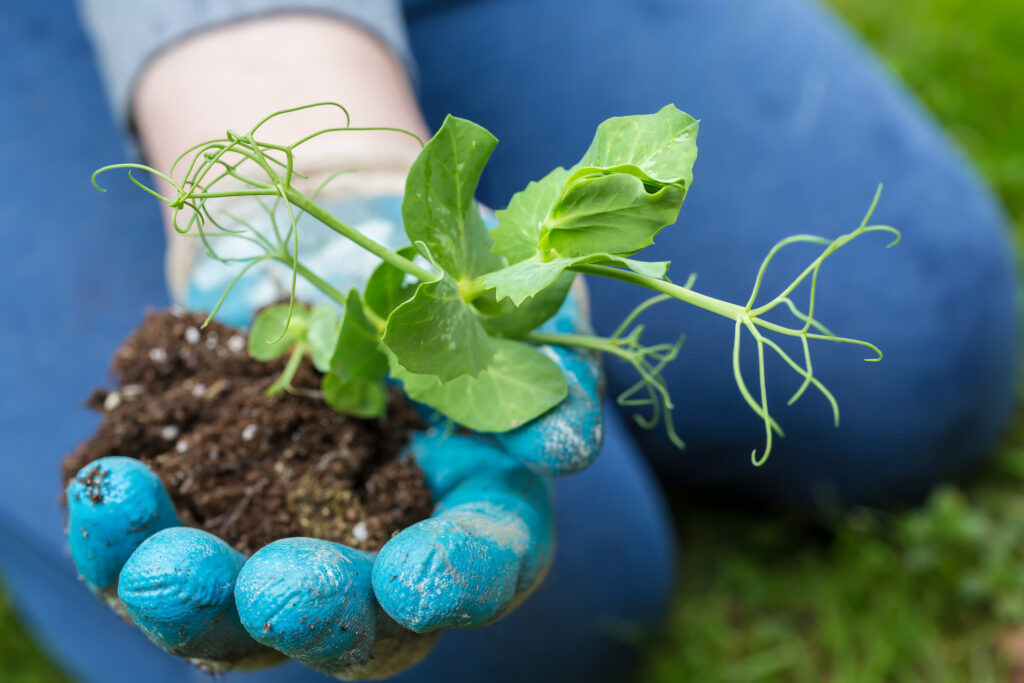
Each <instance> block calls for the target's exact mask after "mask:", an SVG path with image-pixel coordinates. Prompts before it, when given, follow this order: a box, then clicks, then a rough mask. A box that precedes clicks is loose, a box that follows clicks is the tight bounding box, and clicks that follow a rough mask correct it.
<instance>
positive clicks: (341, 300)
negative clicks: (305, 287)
mask: <svg viewBox="0 0 1024 683" xmlns="http://www.w3.org/2000/svg"><path fill="white" fill-rule="evenodd" d="M272 258H273V259H274V260H275V261H278V262H279V263H283V264H284V265H286V266H288V267H289V268H291V267H293V266H294V267H295V269H296V270H297V271H298V273H299V275H301V276H302V277H304V278H305V279H306V280H307V281H308V282H309V284H311V285H313V286H314V287H316V288H317V289H319V290H320V291H321V292H323V294H324V295H325V296H327V297H328V298H330V299H332V300H333V301H335V302H336V303H337V304H338V305H339V306H341V307H342V308H344V307H345V295H344V294H342V293H341V292H340V291H338V290H337V289H336V288H335V287H333V286H332V285H330V284H329V283H328V282H327V281H326V280H324V279H323V278H322V277H320V276H319V275H317V274H316V273H314V272H313V271H311V270H310V269H309V268H307V267H306V266H304V265H302V263H295V262H294V261H293V260H292V257H291V254H286V253H284V252H281V251H279V252H274V254H273V256H272Z"/></svg>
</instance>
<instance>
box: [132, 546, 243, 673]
mask: <svg viewBox="0 0 1024 683" xmlns="http://www.w3.org/2000/svg"><path fill="white" fill-rule="evenodd" d="M244 562H245V557H244V556H243V555H242V554H241V553H239V552H238V551H236V550H235V549H233V548H232V547H230V546H229V545H228V544H227V543H225V542H224V541H222V540H221V539H219V538H217V537H216V536H214V535H213V534H210V533H207V532H205V531H201V530H199V529H192V528H188V527H172V528H169V529H164V530H163V531H160V532H157V533H156V534H153V535H152V536H151V537H150V538H148V539H147V540H146V541H145V542H143V543H142V545H140V546H139V547H138V549H137V550H136V551H135V552H134V553H132V556H131V557H129V558H128V561H127V562H126V563H125V565H124V568H123V569H122V570H121V574H120V576H119V579H118V587H117V594H118V597H119V598H120V599H121V603H122V604H123V605H124V608H125V610H126V611H127V612H128V614H129V616H130V617H131V619H132V621H134V622H135V623H136V625H138V626H139V628H140V629H142V631H143V632H144V633H145V634H146V635H147V636H149V638H150V640H152V641H153V642H154V643H156V644H157V645H159V646H160V647H161V648H163V649H164V650H166V651H167V652H170V653H171V654H175V655H180V656H182V657H189V658H191V659H196V660H201V661H203V662H204V663H206V664H208V665H209V666H210V667H211V668H213V669H215V670H222V669H224V668H227V667H228V666H230V665H231V664H232V663H235V662H238V661H240V660H242V659H245V658H247V657H251V656H254V655H259V654H260V653H261V652H262V651H263V648H262V646H260V645H259V644H258V643H256V642H255V641H254V640H253V639H252V638H250V637H249V634H248V633H246V632H245V629H243V628H242V624H241V622H240V621H239V618H238V611H237V609H236V607H235V597H234V587H235V579H236V577H237V575H238V571H239V570H240V569H241V568H242V565H243V563H244Z"/></svg>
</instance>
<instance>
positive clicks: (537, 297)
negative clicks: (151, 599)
mask: <svg viewBox="0 0 1024 683" xmlns="http://www.w3.org/2000/svg"><path fill="white" fill-rule="evenodd" d="M575 277H576V274H575V273H571V272H568V271H563V272H562V273H560V274H559V275H558V277H556V278H555V280H554V282H553V283H552V284H551V285H549V286H547V287H545V288H544V289H542V290H540V291H539V292H537V293H536V294H534V295H533V296H531V297H530V298H529V299H526V300H525V301H523V303H522V305H520V306H516V305H515V304H514V303H513V302H512V301H511V300H510V299H507V298H506V299H504V300H502V301H500V302H498V301H497V298H496V296H495V293H494V292H493V291H491V292H488V293H487V294H485V295H484V296H483V297H481V299H484V298H485V297H486V299H487V304H488V306H487V310H486V312H487V313H488V314H485V315H481V316H480V322H481V324H483V326H484V329H485V330H487V332H488V333H490V334H497V335H503V336H506V337H516V336H519V335H522V334H526V333H527V332H530V331H531V330H534V329H536V328H537V327H538V326H539V325H540V324H541V323H543V322H544V321H545V320H547V319H548V318H550V317H551V316H553V315H554V314H555V313H557V312H558V309H559V308H560V307H561V305H562V302H563V301H565V297H566V295H568V293H569V288H570V287H572V281H573V279H575ZM479 302H480V300H479V299H478V300H477V302H475V303H477V304H478V308H480V307H481V306H480V305H479ZM492 302H493V306H491V305H490V304H491V303H492Z"/></svg>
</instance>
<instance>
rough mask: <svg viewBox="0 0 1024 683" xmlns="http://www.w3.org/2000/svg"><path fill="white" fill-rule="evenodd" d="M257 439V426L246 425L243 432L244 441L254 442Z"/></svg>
mask: <svg viewBox="0 0 1024 683" xmlns="http://www.w3.org/2000/svg"><path fill="white" fill-rule="evenodd" d="M255 438H256V425H254V424H248V425H246V426H245V429H243V430H242V440H243V441H252V440H253V439H255Z"/></svg>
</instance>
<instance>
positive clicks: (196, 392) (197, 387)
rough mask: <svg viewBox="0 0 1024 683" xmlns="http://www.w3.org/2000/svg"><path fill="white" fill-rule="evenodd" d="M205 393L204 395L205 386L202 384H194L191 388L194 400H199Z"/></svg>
mask: <svg viewBox="0 0 1024 683" xmlns="http://www.w3.org/2000/svg"><path fill="white" fill-rule="evenodd" d="M205 393H206V385H205V384H203V383H202V382H196V383H195V384H194V385H193V386H192V395H193V396H195V397H196V398H199V397H200V396H202V395H203V394H205Z"/></svg>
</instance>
